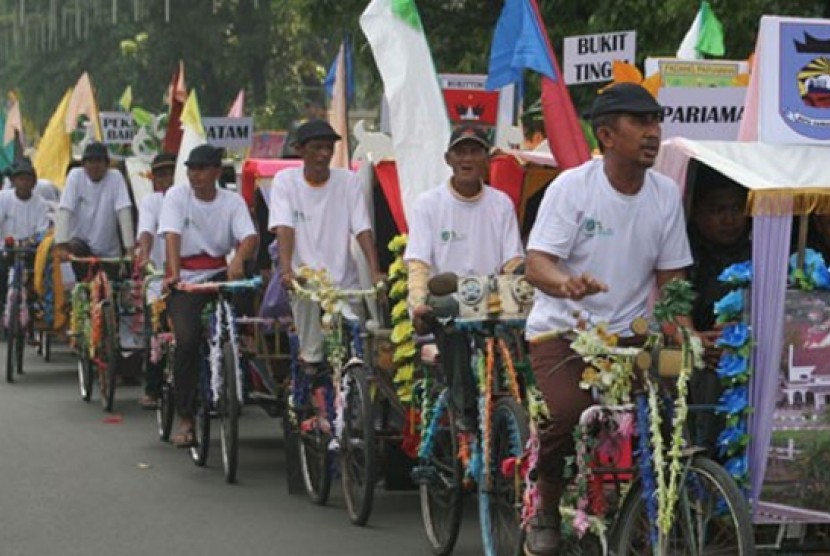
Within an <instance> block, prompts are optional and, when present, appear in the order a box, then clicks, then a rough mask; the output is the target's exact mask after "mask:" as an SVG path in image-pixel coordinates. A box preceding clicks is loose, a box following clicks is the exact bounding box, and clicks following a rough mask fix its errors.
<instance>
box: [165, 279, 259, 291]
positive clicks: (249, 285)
mask: <svg viewBox="0 0 830 556" xmlns="http://www.w3.org/2000/svg"><path fill="white" fill-rule="evenodd" d="M261 286H262V277H261V276H256V277H254V278H245V279H243V280H226V281H221V282H201V283H196V284H190V283H187V282H178V283H177V284H175V285H174V286H172V287H173V289H176V290H178V291H181V292H185V293H219V292H237V291H245V290H256V289H259V288H260V287H261Z"/></svg>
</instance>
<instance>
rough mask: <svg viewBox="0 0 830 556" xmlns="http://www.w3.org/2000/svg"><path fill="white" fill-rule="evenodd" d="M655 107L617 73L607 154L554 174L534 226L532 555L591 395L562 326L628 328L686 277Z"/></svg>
mask: <svg viewBox="0 0 830 556" xmlns="http://www.w3.org/2000/svg"><path fill="white" fill-rule="evenodd" d="M660 112H661V107H660V105H659V104H657V102H656V101H655V100H654V98H653V97H652V96H651V94H650V93H649V92H648V91H646V89H644V88H643V87H641V86H639V85H635V84H631V83H623V84H619V85H615V86H612V87H610V88H608V89H606V90H605V92H604V93H602V94H600V95H599V96H598V97H597V99H596V101H595V102H594V107H593V112H592V126H593V129H594V134H595V135H596V137H597V141H598V142H599V145H600V150H601V151H602V153H603V158H602V160H591V161H589V162H586V163H585V164H583V165H581V166H579V167H577V168H573V169H571V170H567V171H565V172H563V173H562V174H561V175H560V176H559V177H558V178H556V180H554V182H553V183H552V184H551V185H550V186H549V187H548V189H547V191H546V193H545V197H544V199H543V200H542V204H541V206H540V208H539V214H538V217H537V219H536V222H535V224H534V226H533V230H532V231H531V234H530V240H529V242H528V247H527V249H528V256H527V278H528V280H529V281H530V283H531V284H533V285H534V286H535V287H536V288H537V292H536V298H535V303H534V305H533V309H532V310H531V312H530V315H529V317H528V321H527V336H528V339H529V340H530V350H531V363H532V366H533V371H534V374H535V376H536V380H537V383H538V385H539V387H540V389H541V391H542V393H543V394H544V397H545V399H546V401H547V404H548V408H549V411H550V420H549V422H548V423H547V425H546V427H545V428H544V429H543V430H542V434H541V449H540V455H539V463H538V467H537V473H538V486H539V489H540V494H541V506H542V507H541V508H540V511H539V512H538V513H537V515H536V516H534V518H533V519H532V520H531V522H530V526H529V529H528V532H527V544H526V547H525V548H526V552H527V553H528V554H531V555H535V556H543V555H545V556H547V555H553V554H556V553H557V552H556V551H557V545H558V544H559V526H560V516H559V502H560V499H561V497H562V493H563V490H564V488H565V486H566V481H565V479H564V478H563V477H564V470H565V458H566V457H567V456H570V455H572V454H573V450H574V443H573V430H574V427H575V426H576V424H577V422H578V420H579V417H580V415H581V413H582V411H583V410H584V409H585V408H587V407H588V406H589V405H591V403H592V398H591V393H590V392H589V391H587V390H584V389H582V388H580V385H579V383H580V381H581V380H582V373H583V371H584V369H585V363H584V362H583V361H582V358H581V357H579V356H576V355H575V354H574V352H573V351H572V350H571V349H570V343H569V341H568V340H567V339H565V338H563V337H561V336H558V335H557V333H558V332H562V331H566V330H569V329H572V328H574V327H575V326H576V324H577V323H576V319H575V317H574V315H575V314H580V315H586V314H587V315H589V316H590V318H591V320H592V321H594V322H607V323H608V326H609V330H610V332H611V333H614V334H621V335H623V336H625V335H627V334H630V331H629V329H630V324H631V322H632V320H633V319H634V318H636V317H640V316H644V315H645V314H646V312H647V309H648V298H649V294H650V292H651V291H652V288H653V286H654V285H655V283H656V285H657V286H659V287H662V286H663V285H665V284H667V283H668V282H669V281H671V280H672V279H674V278H682V277H683V276H684V275H685V268H686V267H688V266H689V265H691V263H692V257H691V254H690V250H689V242H688V239H687V237H686V229H685V224H684V217H683V209H682V206H681V201H680V188H679V187H678V186H677V184H676V183H674V182H673V181H672V180H671V179H669V178H667V177H666V176H663V175H661V174H658V173H657V172H655V171H653V170H651V169H650V168H651V166H652V165H653V164H654V160H655V157H656V156H657V152H658V150H659V148H660ZM551 333H553V334H551ZM554 369H555V372H554V371H553V370H554Z"/></svg>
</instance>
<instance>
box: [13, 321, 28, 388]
mask: <svg viewBox="0 0 830 556" xmlns="http://www.w3.org/2000/svg"><path fill="white" fill-rule="evenodd" d="M25 348H26V331H25V329H24V328H23V327H22V326H21V325H20V321H18V323H17V335H16V336H15V344H14V355H15V369H17V374H19V375H22V374H23V350H24V349H25Z"/></svg>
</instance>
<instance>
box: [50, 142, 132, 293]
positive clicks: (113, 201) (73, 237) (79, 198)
mask: <svg viewBox="0 0 830 556" xmlns="http://www.w3.org/2000/svg"><path fill="white" fill-rule="evenodd" d="M82 163H83V167H81V168H73V169H72V170H70V171H69V174H68V175H67V176H66V185H65V186H64V189H63V195H61V202H60V205H59V207H58V212H57V215H56V219H55V246H56V247H57V248H58V252H59V254H62V255H64V256H65V254H66V253H67V252H69V253H71V254H73V255H76V256H90V255H94V256H98V257H120V256H122V255H125V254H127V253H129V252H130V251H131V250H132V247H133V245H134V243H135V234H134V232H133V229H134V228H133V220H132V210H131V209H132V202H131V201H130V195H129V193H128V192H127V183H126V182H125V181H124V177H123V176H122V175H121V173H120V172H118V171H117V170H113V169H110V168H109V153H108V152H107V147H106V145H104V144H103V143H90V144H89V145H87V146H86V148H85V149H84V154H83V158H82ZM119 232H120V241H119ZM78 278H81V277H80V276H79V277H78Z"/></svg>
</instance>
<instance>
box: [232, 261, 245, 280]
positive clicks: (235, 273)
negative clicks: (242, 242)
mask: <svg viewBox="0 0 830 556" xmlns="http://www.w3.org/2000/svg"><path fill="white" fill-rule="evenodd" d="M244 278H245V261H243V260H242V259H240V258H239V257H234V258H233V260H232V261H231V264H229V265H228V280H242V279H244Z"/></svg>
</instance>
